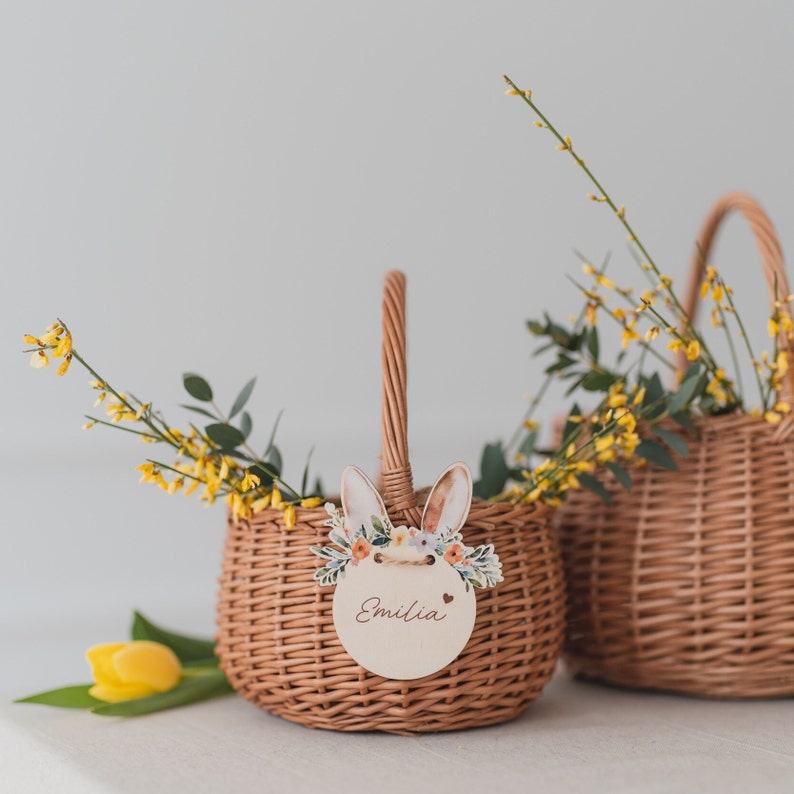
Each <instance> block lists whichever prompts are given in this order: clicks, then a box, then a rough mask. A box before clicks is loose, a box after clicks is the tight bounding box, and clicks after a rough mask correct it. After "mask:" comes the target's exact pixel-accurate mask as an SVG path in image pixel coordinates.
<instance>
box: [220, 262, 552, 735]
mask: <svg viewBox="0 0 794 794" xmlns="http://www.w3.org/2000/svg"><path fill="white" fill-rule="evenodd" d="M383 308H384V316H383V330H384V343H383V369H384V386H383V424H382V431H383V457H382V466H383V469H382V472H381V478H382V483H381V489H382V492H383V496H384V499H385V502H386V505H387V508H388V510H389V515H390V517H391V518H392V520H393V521H394V522H395V523H403V522H405V523H412V524H414V525H416V524H417V523H418V521H419V518H420V515H421V498H418V497H417V494H416V492H415V490H414V487H413V484H412V478H411V468H410V465H409V461H408V446H407V414H406V364H405V281H404V277H403V276H402V274H401V273H398V272H391V273H389V274H388V275H387V277H386V291H385V297H384V304H383ZM327 517H328V516H327V514H326V513H325V511H324V510H323V509H322V508H320V509H314V510H298V523H297V526H296V527H295V528H294V529H293V530H292V531H290V532H287V531H286V530H285V528H284V524H283V521H282V516H281V513H280V512H279V511H277V510H273V509H268V510H265V511H263V512H261V513H259V514H257V515H256V516H254V517H253V518H252V519H251V520H249V521H237V522H235V521H232V520H230V521H229V524H228V533H227V539H226V548H225V555H224V561H223V568H222V574H221V579H220V597H219V605H218V627H219V633H218V654H219V656H220V659H221V666H222V668H223V670H224V671H225V673H226V675H227V676H228V677H229V680H230V681H231V683H232V686H233V687H234V688H235V689H236V690H237V692H239V693H240V694H241V695H243V696H244V697H245V698H247V699H248V700H250V701H252V702H253V703H255V704H256V705H258V706H261V707H262V708H264V709H267V710H268V711H270V712H272V713H274V714H278V715H279V716H282V717H284V718H286V719H288V720H292V721H294V722H299V723H302V724H304V725H307V726H310V727H315V728H330V729H334V730H341V731H368V730H381V731H387V732H391V733H403V734H413V733H420V732H425V731H444V730H453V729H459V728H468V727H473V726H482V725H490V724H494V723H498V722H504V721H506V720H509V719H512V718H513V717H516V716H517V715H518V714H520V713H521V712H522V711H523V710H524V709H525V708H526V707H527V706H528V705H529V704H530V703H531V702H532V701H533V700H535V698H537V697H538V695H539V694H540V692H541V690H542V688H543V686H544V685H545V684H546V682H547V681H548V680H549V679H550V678H551V675H552V673H553V671H554V667H555V664H556V662H557V659H558V657H559V653H560V650H561V645H562V636H563V630H564V609H565V607H564V586H563V577H562V569H561V564H560V559H559V551H558V546H557V542H556V537H555V536H554V533H553V532H552V531H551V529H550V526H549V524H550V521H549V519H550V515H549V513H548V512H547V511H546V510H545V509H543V508H540V507H535V506H524V505H509V504H490V503H485V502H479V501H477V500H475V501H474V503H473V504H472V508H471V512H470V514H469V518H468V520H467V522H466V526H465V528H464V530H463V533H464V538H465V540H466V542H467V543H468V544H470V545H479V544H485V543H494V544H495V546H496V550H497V552H498V553H499V555H500V557H501V559H502V561H503V564H504V581H503V582H501V583H500V584H498V585H497V586H496V587H494V588H490V589H488V590H484V591H478V592H477V618H476V622H475V626H474V632H473V634H472V636H471V639H470V640H469V642H468V644H467V645H466V647H465V648H464V650H463V652H462V653H461V654H460V656H459V657H458V658H457V659H456V660H455V661H454V662H453V663H452V664H450V665H448V666H447V667H445V668H444V669H442V670H440V671H439V672H437V673H434V674H433V675H429V676H426V677H425V678H421V679H417V680H413V681H394V680H390V679H386V678H383V677H380V676H376V675H373V674H371V673H369V672H367V671H366V670H364V669H363V668H362V667H360V666H359V665H358V664H356V662H354V661H353V660H352V659H351V658H350V656H349V655H348V654H347V653H346V652H345V650H344V649H343V647H342V645H341V643H340V642H339V639H338V638H337V635H336V631H335V630H334V623H333V617H332V598H333V588H326V587H320V586H319V585H318V584H317V583H316V582H314V581H313V579H312V576H313V574H314V572H315V570H316V569H317V565H318V562H317V557H315V556H314V555H313V554H312V553H311V552H310V551H309V546H310V545H317V544H323V543H325V542H327V540H326V538H327V532H328V528H327V527H325V526H324V521H325V520H326V518H327Z"/></svg>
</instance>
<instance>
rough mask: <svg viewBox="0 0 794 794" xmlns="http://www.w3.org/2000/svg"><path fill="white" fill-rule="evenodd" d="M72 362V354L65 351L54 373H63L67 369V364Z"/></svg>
mask: <svg viewBox="0 0 794 794" xmlns="http://www.w3.org/2000/svg"><path fill="white" fill-rule="evenodd" d="M71 363H72V354H71V353H67V354H66V356H65V357H64V359H63V361H61V363H60V364H59V365H58V369H57V370H55V374H56V375H65V374H66V371H67V370H68V369H69V365H70V364H71Z"/></svg>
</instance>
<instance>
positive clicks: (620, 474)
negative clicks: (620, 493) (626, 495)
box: [605, 461, 631, 491]
mask: <svg viewBox="0 0 794 794" xmlns="http://www.w3.org/2000/svg"><path fill="white" fill-rule="evenodd" d="M605 465H606V467H607V468H608V469H609V470H610V471H611V472H612V474H614V475H615V479H616V480H617V481H618V482H619V483H620V485H622V486H623V487H624V488H625V489H626V490H627V491H630V490H631V476H630V475H629V473H628V472H627V471H626V470H625V469H624V468H623V467H622V466H618V464H617V463H612V462H610V461H608V462H607V463H606V464H605Z"/></svg>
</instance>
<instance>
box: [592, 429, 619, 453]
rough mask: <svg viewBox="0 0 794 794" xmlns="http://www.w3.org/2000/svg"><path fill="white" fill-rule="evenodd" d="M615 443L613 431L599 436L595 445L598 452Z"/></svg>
mask: <svg viewBox="0 0 794 794" xmlns="http://www.w3.org/2000/svg"><path fill="white" fill-rule="evenodd" d="M614 443H615V436H613V435H612V434H611V433H610V434H608V435H603V436H598V437H597V438H596V439H595V440H594V446H595V451H596V452H603V451H604V450H607V449H609V448H610V447H611V446H613V445H614Z"/></svg>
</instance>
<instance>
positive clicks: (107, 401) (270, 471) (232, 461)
mask: <svg viewBox="0 0 794 794" xmlns="http://www.w3.org/2000/svg"><path fill="white" fill-rule="evenodd" d="M24 341H25V342H27V343H28V344H31V345H33V347H32V348H31V349H28V350H26V351H25V352H27V353H30V354H31V365H32V366H34V367H36V368H46V367H48V366H49V363H50V359H49V356H52V357H53V358H55V359H59V358H60V359H63V361H62V363H61V364H60V366H59V367H58V374H59V375H63V374H65V373H66V371H67V370H68V368H69V365H70V363H71V362H72V361H77V362H78V363H80V364H81V365H82V366H83V367H84V368H85V369H86V370H87V371H88V372H89V373H90V374H91V376H92V377H93V378H94V380H92V381H91V383H90V385H91V387H92V388H93V389H94V390H95V391H96V392H97V393H98V394H97V398H96V401H95V403H94V407H95V408H98V407H100V406H103V407H104V408H105V417H104V418H102V417H98V416H94V415H87V416H86V418H87V419H88V422H87V423H86V424H85V425H84V428H85V429H90V428H91V427H93V426H95V425H103V426H106V427H113V428H116V429H120V430H124V431H126V432H128V433H132V434H134V435H137V436H138V437H139V438H140V440H141V441H143V442H145V443H148V444H163V445H165V446H167V447H170V448H171V449H172V450H174V451H175V452H176V456H177V457H176V460H175V461H174V462H172V463H165V462H163V461H160V460H155V459H153V458H148V459H147V460H146V462H145V463H142V464H141V465H140V466H138V471H140V472H141V475H142V476H141V481H142V482H153V483H155V484H157V485H158V486H159V487H160V488H162V489H163V490H164V491H166V492H167V493H171V494H173V493H177V492H178V491H182V492H183V493H185V494H186V495H188V496H189V495H191V494H193V493H196V492H197V491H198V490H199V489H200V488H201V489H202V490H201V492H200V494H199V498H200V499H201V500H202V501H204V502H206V503H207V504H212V503H213V502H215V501H216V500H217V499H219V498H222V499H223V500H224V501H225V502H226V504H227V505H228V507H229V509H230V510H231V511H232V513H233V515H234V516H235V518H248V517H250V516H251V515H253V514H254V513H257V512H260V511H261V510H264V509H265V508H266V507H269V506H272V507H274V508H276V509H279V510H282V511H283V513H284V523H285V526H286V528H287V529H292V528H293V527H294V526H295V522H296V516H295V508H296V507H297V506H301V507H317V506H318V505H320V504H322V502H323V498H322V496H321V494H320V491H321V486H320V483H319V482H317V483H315V486H314V488H313V489H312V490H313V493H308V492H307V491H308V489H309V484H308V483H309V462H308V460H307V462H306V466H305V468H304V472H303V478H302V482H301V485H300V487H299V488H298V487H296V486H293V485H290V484H289V483H288V482H287V481H286V480H285V479H284V478H283V476H282V468H283V461H282V456H281V452H280V450H279V448H278V447H277V446H276V444H275V434H276V430H277V428H278V424H279V419H280V414H279V417H278V418H277V419H276V421H275V423H274V425H273V429H272V431H271V433H270V438H269V440H268V442H267V445H266V447H265V449H264V452H262V453H261V454H260V453H258V452H257V451H256V450H255V449H254V448H253V447H252V446H251V443H250V440H249V439H250V436H251V431H252V430H253V419H252V418H251V415H250V414H249V413H248V412H247V411H246V410H244V409H245V406H246V404H247V403H248V400H249V398H250V397H251V393H252V392H253V390H254V386H255V384H256V379H255V378H252V379H251V380H249V381H248V382H247V383H246V384H245V386H243V388H242V389H241V390H240V393H239V394H238V395H237V397H236V398H235V400H234V402H233V403H232V405H231V408H230V409H229V411H228V413H224V412H223V411H222V410H221V408H220V407H219V406H218V405H217V403H216V401H215V396H214V393H213V390H212V387H211V386H210V384H209V382H208V381H207V380H206V379H205V378H203V377H202V376H201V375H197V374H195V373H186V374H185V375H184V376H183V378H182V383H183V385H184V387H185V390H186V391H187V393H188V394H189V395H190V396H191V397H192V398H193V399H194V400H196V401H197V402H198V403H199V404H189V405H183V406H182V407H184V408H185V409H187V410H190V411H191V412H193V413H194V414H197V415H199V416H202V417H204V419H209V420H210V422H209V423H203V424H204V427H203V428H200V427H198V426H197V425H196V424H194V423H192V422H191V423H190V425H189V429H188V430H186V431H183V430H180V429H178V428H176V427H174V426H173V425H172V424H171V423H170V422H168V421H167V420H166V418H165V416H164V415H163V414H162V412H160V411H159V410H156V409H155V408H154V405H153V403H152V402H144V401H143V400H141V399H140V398H138V397H136V396H135V395H133V394H131V393H126V392H123V391H121V390H120V389H117V388H116V387H115V386H113V385H112V384H111V383H110V382H109V381H108V380H107V379H106V378H104V377H103V376H102V375H100V374H99V373H98V372H97V370H96V369H94V367H93V366H91V365H90V364H89V363H88V362H87V361H86V360H85V358H83V357H82V356H81V355H80V353H78V351H77V350H76V349H75V348H74V345H73V339H72V334H71V332H70V331H69V329H68V327H67V325H66V324H65V323H64V322H63V321H62V320H60V319H58V321H57V322H55V323H53V324H52V325H50V326H49V327H48V328H47V330H46V331H45V333H44V334H42V335H41V336H39V337H36V336H32V335H26V336H25V337H24ZM310 457H311V455H310V456H309V458H310ZM166 472H167V473H168V474H169V475H170V479H168V478H166V475H165V473H166Z"/></svg>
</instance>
